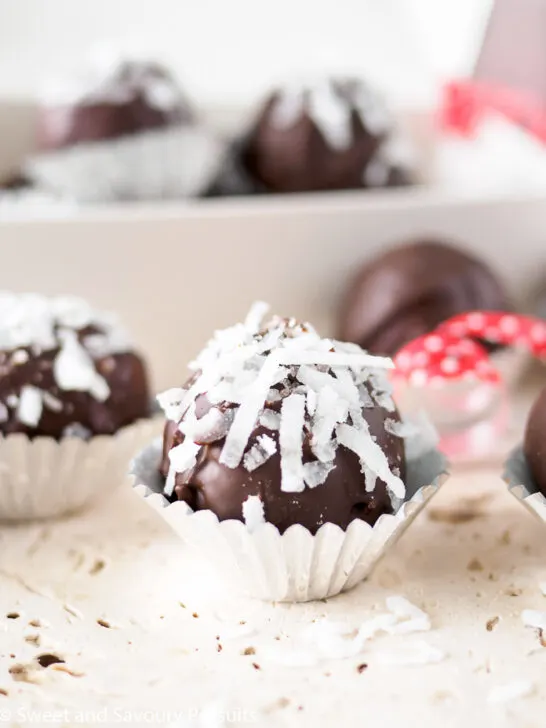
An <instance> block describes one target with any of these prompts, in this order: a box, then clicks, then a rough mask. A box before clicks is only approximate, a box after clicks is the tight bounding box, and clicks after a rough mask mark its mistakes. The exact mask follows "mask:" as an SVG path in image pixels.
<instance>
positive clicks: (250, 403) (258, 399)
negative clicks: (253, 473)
mask: <svg viewBox="0 0 546 728" xmlns="http://www.w3.org/2000/svg"><path fill="white" fill-rule="evenodd" d="M278 367H279V362H278V357H277V356H276V355H275V354H270V355H269V356H268V358H267V360H266V362H265V364H264V365H263V367H262V369H261V371H260V373H259V375H258V377H257V378H256V381H255V382H254V384H253V385H252V387H249V389H248V396H247V397H246V399H245V401H244V402H243V403H242V404H241V406H240V407H239V409H238V410H237V412H236V414H235V417H234V419H233V424H232V425H231V428H230V430H229V432H228V434H227V437H226V442H225V443H224V447H223V449H222V453H221V455H220V463H221V464H223V465H227V467H228V468H236V467H238V465H239V463H240V462H241V459H242V457H243V453H244V451H245V449H246V447H247V444H248V439H249V437H250V435H251V433H252V430H253V429H254V426H255V424H256V421H257V419H258V417H259V415H260V411H261V409H262V408H263V404H264V402H265V398H266V396H267V393H268V392H269V388H270V386H271V381H272V380H273V379H274V378H275V375H276V374H277V373H278ZM281 427H282V421H281Z"/></svg>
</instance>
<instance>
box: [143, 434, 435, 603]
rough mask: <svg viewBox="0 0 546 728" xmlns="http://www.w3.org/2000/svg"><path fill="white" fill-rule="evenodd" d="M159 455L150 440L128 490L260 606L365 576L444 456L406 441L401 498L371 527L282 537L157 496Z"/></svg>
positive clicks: (347, 585) (429, 490)
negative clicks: (403, 494) (220, 518)
mask: <svg viewBox="0 0 546 728" xmlns="http://www.w3.org/2000/svg"><path fill="white" fill-rule="evenodd" d="M160 456H161V440H160V439H158V440H156V441H154V442H153V443H151V444H150V445H148V446H147V447H146V448H144V450H143V451H142V452H141V453H140V454H139V455H138V456H137V457H136V458H135V460H134V461H133V463H132V467H131V473H132V480H133V486H134V488H135V490H136V491H137V492H138V493H139V494H140V495H141V496H142V497H143V498H144V499H145V501H146V502H147V503H148V504H149V505H150V506H151V507H153V508H154V509H155V510H157V512H158V513H159V514H160V515H161V516H162V517H163V518H164V519H165V521H167V523H168V524H169V525H170V526H171V527H172V528H173V529H174V530H175V531H176V533H177V534H178V535H179V536H180V537H181V538H182V539H183V541H184V542H185V544H186V545H187V546H188V547H193V548H194V549H196V550H197V552H198V553H199V555H200V556H201V557H202V558H206V559H207V560H208V561H209V562H210V563H211V564H212V565H213V566H215V567H216V570H217V573H218V575H219V577H220V578H224V579H225V580H227V581H228V582H229V583H230V584H231V585H233V586H234V587H235V588H236V589H238V590H239V591H241V592H242V593H244V594H246V595H248V596H251V597H254V598H257V599H261V600H264V601H284V602H306V601H311V600H314V599H323V598H326V597H332V596H335V595H336V594H339V593H341V592H343V591H347V590H348V589H351V588H352V587H354V586H355V585H356V584H358V583H359V582H361V581H363V580H364V579H366V578H367V577H368V576H369V574H370V573H371V571H372V569H373V568H374V566H375V565H376V564H377V562H378V561H379V559H380V558H381V557H382V556H383V555H384V554H385V552H386V551H387V550H388V549H389V548H390V547H392V546H393V545H394V543H395V542H396V541H397V540H398V538H399V537H400V536H401V535H402V534H403V533H404V531H405V530H406V528H408V526H410V524H411V523H412V521H413V520H414V519H415V517H416V516H417V515H418V513H419V512H420V511H421V510H422V509H423V508H424V506H425V505H426V503H427V502H428V501H429V500H430V498H432V496H433V495H434V494H435V493H436V492H437V490H438V489H439V488H440V486H441V485H442V484H443V483H444V482H445V480H446V478H447V462H446V459H445V457H444V456H443V455H442V454H441V453H440V452H439V451H438V450H437V449H435V448H432V449H431V447H430V439H429V438H428V437H421V438H419V437H414V438H412V441H410V440H409V439H408V440H406V459H407V479H406V496H405V498H404V500H403V501H402V502H401V503H398V504H396V508H395V513H394V514H392V515H383V516H381V517H380V518H379V519H378V521H377V523H376V524H375V525H374V526H373V527H371V526H369V525H368V524H367V523H365V522H364V521H362V520H359V519H356V520H354V521H353V522H352V523H351V524H350V525H349V527H348V528H347V530H346V531H343V530H342V529H341V528H339V526H336V525H334V524H332V523H326V524H324V525H323V526H322V527H321V528H319V530H318V531H317V533H316V534H315V535H313V534H311V533H310V532H309V531H308V530H307V529H306V528H304V527H303V526H301V525H297V524H296V525H293V526H291V527H290V528H288V529H287V530H286V531H285V532H284V533H283V534H281V533H280V532H279V530H278V529H277V528H276V527H275V526H274V525H273V524H271V523H264V524H262V525H260V526H258V527H257V528H255V529H254V530H253V531H252V532H250V531H249V530H248V529H247V527H246V525H245V524H244V523H243V522H241V521H219V520H218V518H217V517H216V516H215V515H214V513H212V512H211V511H209V510H203V511H197V512H195V513H194V512H193V511H192V510H191V508H190V507H189V506H188V505H187V504H186V503H184V502H181V501H177V502H174V503H169V501H168V500H167V499H166V498H165V497H164V496H163V495H162V490H163V486H164V482H163V479H162V477H161V476H160V474H159V471H158V465H159V459H160Z"/></svg>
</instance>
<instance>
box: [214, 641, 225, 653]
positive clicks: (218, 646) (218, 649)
mask: <svg viewBox="0 0 546 728" xmlns="http://www.w3.org/2000/svg"><path fill="white" fill-rule="evenodd" d="M223 649H224V648H223V647H222V645H221V644H220V642H218V644H217V645H216V651H217V652H222V650H223Z"/></svg>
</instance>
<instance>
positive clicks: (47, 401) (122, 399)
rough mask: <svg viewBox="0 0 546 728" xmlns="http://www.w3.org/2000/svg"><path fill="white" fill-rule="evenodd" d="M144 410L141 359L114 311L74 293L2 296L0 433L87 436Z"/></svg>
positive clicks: (145, 399) (146, 405)
mask: <svg viewBox="0 0 546 728" xmlns="http://www.w3.org/2000/svg"><path fill="white" fill-rule="evenodd" d="M148 415H149V394H148V382H147V375H146V370H145V366H144V363H143V361H142V359H141V358H140V356H139V355H138V354H136V353H135V352H134V351H133V350H132V348H131V346H130V345H129V343H128V340H127V338H126V335H125V333H124V331H123V330H122V329H121V328H120V326H119V324H118V323H117V321H116V320H115V319H114V318H112V316H110V315H109V314H103V313H98V312H96V311H94V310H93V309H92V308H91V307H90V306H89V304H88V303H86V302H85V301H83V300H81V299H78V298H72V297H57V298H51V299H47V298H45V297H43V296H39V295H34V294H22V295H15V294H10V293H2V294H0V432H2V433H3V434H10V433H15V432H21V433H24V434H26V435H28V436H30V437H35V436H38V435H44V436H48V437H53V438H55V439H60V438H61V437H63V436H66V435H80V436H84V437H88V436H91V435H103V434H112V433H114V432H116V431H117V430H119V429H120V428H121V427H123V426H124V425H129V424H131V423H132V422H135V421H136V420H137V419H139V418H141V417H147V416H148Z"/></svg>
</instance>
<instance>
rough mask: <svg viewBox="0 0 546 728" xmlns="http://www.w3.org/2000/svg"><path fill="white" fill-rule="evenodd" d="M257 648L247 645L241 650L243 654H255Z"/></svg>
mask: <svg viewBox="0 0 546 728" xmlns="http://www.w3.org/2000/svg"><path fill="white" fill-rule="evenodd" d="M255 654H256V649H255V648H254V647H245V649H244V650H243V651H242V652H241V655H255Z"/></svg>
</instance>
